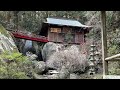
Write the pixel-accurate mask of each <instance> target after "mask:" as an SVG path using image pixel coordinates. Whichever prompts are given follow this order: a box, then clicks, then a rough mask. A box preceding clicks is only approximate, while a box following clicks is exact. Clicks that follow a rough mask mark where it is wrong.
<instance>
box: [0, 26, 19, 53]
mask: <svg viewBox="0 0 120 90" xmlns="http://www.w3.org/2000/svg"><path fill="white" fill-rule="evenodd" d="M4 51H10V52H18V49H17V46H16V45H15V43H14V40H13V38H12V36H11V34H10V32H9V31H7V30H5V28H4V27H3V26H2V25H0V52H4Z"/></svg>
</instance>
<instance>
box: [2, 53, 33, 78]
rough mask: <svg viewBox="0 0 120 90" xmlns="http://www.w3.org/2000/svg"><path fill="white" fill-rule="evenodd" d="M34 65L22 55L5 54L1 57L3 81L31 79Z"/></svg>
mask: <svg viewBox="0 0 120 90" xmlns="http://www.w3.org/2000/svg"><path fill="white" fill-rule="evenodd" d="M32 72H34V69H33V64H32V62H31V61H29V60H28V59H27V57H25V56H23V55H22V54H21V53H9V52H4V53H2V54H1V55H0V78H1V79H30V78H32Z"/></svg>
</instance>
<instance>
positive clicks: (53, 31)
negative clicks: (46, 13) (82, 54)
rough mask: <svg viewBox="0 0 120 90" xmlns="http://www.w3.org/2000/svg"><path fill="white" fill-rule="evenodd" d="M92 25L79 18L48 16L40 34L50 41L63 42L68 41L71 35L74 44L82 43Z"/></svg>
mask: <svg viewBox="0 0 120 90" xmlns="http://www.w3.org/2000/svg"><path fill="white" fill-rule="evenodd" d="M91 28H92V26H87V25H83V24H81V23H80V22H79V21H77V20H70V19H58V18H47V20H46V22H43V23H42V28H41V30H40V35H42V36H45V37H47V38H48V41H50V42H57V43H63V42H65V41H67V36H68V37H69V35H70V38H69V39H70V42H69V43H72V44H81V43H83V42H85V34H86V33H88V32H89V30H90V29H91Z"/></svg>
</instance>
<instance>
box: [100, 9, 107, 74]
mask: <svg viewBox="0 0 120 90" xmlns="http://www.w3.org/2000/svg"><path fill="white" fill-rule="evenodd" d="M101 21H102V22H101V24H102V28H101V36H102V60H103V75H106V74H108V61H105V58H106V57H107V33H106V11H101Z"/></svg>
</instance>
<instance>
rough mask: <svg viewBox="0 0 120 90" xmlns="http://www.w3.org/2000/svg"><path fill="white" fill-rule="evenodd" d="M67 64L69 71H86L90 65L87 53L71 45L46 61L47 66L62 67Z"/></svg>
mask: <svg viewBox="0 0 120 90" xmlns="http://www.w3.org/2000/svg"><path fill="white" fill-rule="evenodd" d="M63 66H65V67H66V68H67V69H68V70H69V72H70V73H71V72H78V71H79V72H85V70H86V67H88V66H89V64H88V61H87V59H86V55H84V54H82V53H80V51H79V48H78V47H76V46H70V47H68V48H67V49H65V50H62V51H59V52H55V53H53V54H52V55H51V56H50V57H49V59H48V60H47V61H46V67H48V68H53V69H57V70H58V69H61V68H62V67H63Z"/></svg>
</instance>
